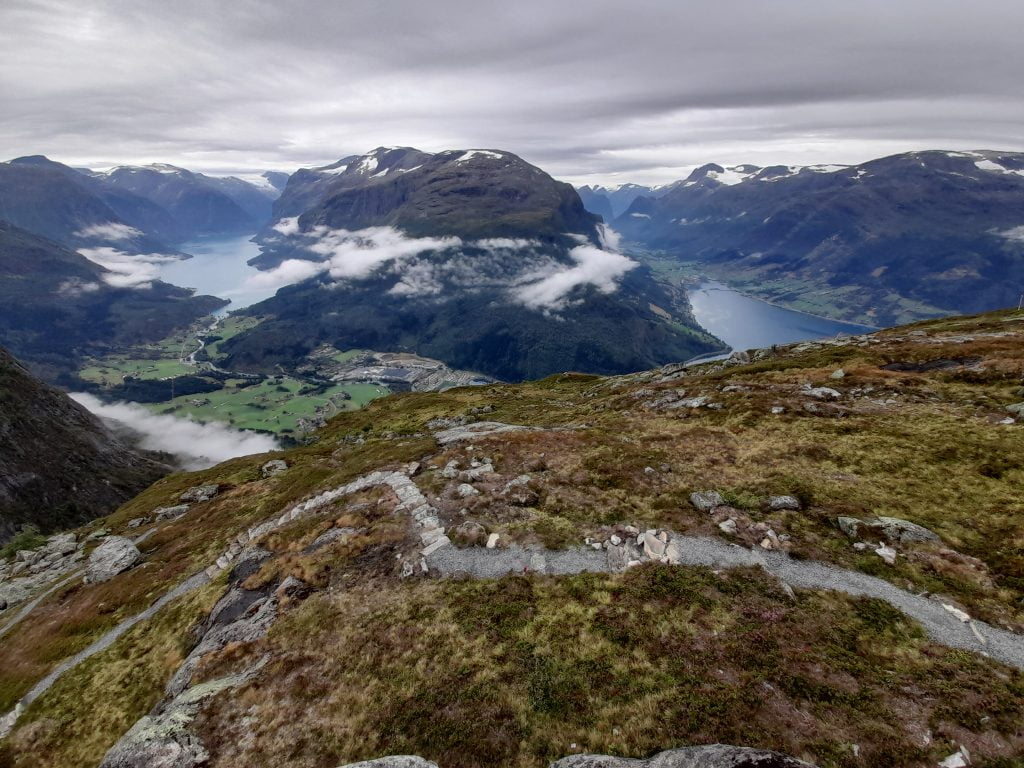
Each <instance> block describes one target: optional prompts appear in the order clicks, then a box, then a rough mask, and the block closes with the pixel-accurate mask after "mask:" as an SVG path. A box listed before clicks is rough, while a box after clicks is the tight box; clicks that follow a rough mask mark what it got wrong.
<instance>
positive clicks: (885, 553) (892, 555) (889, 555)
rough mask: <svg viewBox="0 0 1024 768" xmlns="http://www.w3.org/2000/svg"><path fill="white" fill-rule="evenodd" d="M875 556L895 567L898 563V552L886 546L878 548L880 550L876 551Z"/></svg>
mask: <svg viewBox="0 0 1024 768" xmlns="http://www.w3.org/2000/svg"><path fill="white" fill-rule="evenodd" d="M875 554H876V555H878V556H879V557H880V558H882V559H883V560H884V561H885V562H887V563H888V564H889V565H893V564H894V563H895V562H896V550H895V549H893V548H892V547H890V546H887V545H885V544H882V545H881V546H880V547H878V549H876V550H875Z"/></svg>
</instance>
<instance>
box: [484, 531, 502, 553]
mask: <svg viewBox="0 0 1024 768" xmlns="http://www.w3.org/2000/svg"><path fill="white" fill-rule="evenodd" d="M499 538H500V536H498V534H496V533H492V534H491V535H490V536H488V537H487V548H488V549H494V548H495V547H496V546H498V539H499Z"/></svg>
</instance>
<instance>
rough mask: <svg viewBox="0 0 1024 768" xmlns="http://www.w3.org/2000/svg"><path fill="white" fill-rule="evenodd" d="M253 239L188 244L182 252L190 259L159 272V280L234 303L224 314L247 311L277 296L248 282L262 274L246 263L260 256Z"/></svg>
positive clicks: (174, 262)
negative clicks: (249, 307)
mask: <svg viewBox="0 0 1024 768" xmlns="http://www.w3.org/2000/svg"><path fill="white" fill-rule="evenodd" d="M250 238H252V235H239V236H235V237H218V238H203V239H201V240H194V241H192V242H189V243H185V244H184V245H182V246H181V250H183V251H184V252H185V253H191V254H192V258H191V259H185V260H184V261H173V262H170V263H169V264H166V265H165V266H163V267H162V268H161V270H160V279H161V280H163V281H164V282H166V283H171V284H172V285H180V286H181V287H183V288H195V289H196V293H197V294H203V295H207V296H219V297H221V298H222V299H230V301H231V303H230V304H229V305H228V306H227V307H225V308H224V309H223V310H221V311H222V312H229V311H231V310H234V309H241V308H242V307H248V306H249V305H250V304H255V303H256V302H258V301H263V299H267V298H270V297H271V296H273V295H274V291H275V290H276V288H268V287H264V286H259V287H254V286H252V285H250V284H249V283H248V282H247V281H248V279H249V278H251V277H253V276H254V275H258V274H259V273H260V272H259V270H258V269H256V267H250V266H249V265H248V264H247V263H246V262H247V261H248V260H249V259H251V258H253V257H254V256H258V255H259V253H260V249H259V246H258V245H256V243H253V242H250Z"/></svg>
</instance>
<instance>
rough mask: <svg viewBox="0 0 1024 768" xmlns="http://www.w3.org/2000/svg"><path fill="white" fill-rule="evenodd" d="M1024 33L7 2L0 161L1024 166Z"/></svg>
mask: <svg viewBox="0 0 1024 768" xmlns="http://www.w3.org/2000/svg"><path fill="white" fill-rule="evenodd" d="M1021 28H1024V4H1021V3H1020V2H1019V1H1018V0H979V1H978V2H974V3H970V4H967V3H963V2H959V1H957V0H900V2H895V3H894V2H891V0H860V1H859V2H856V3H854V2H849V3H847V2H828V3H825V2H821V1H820V0H775V1H773V2H765V0H732V2H722V1H721V0H690V1H689V2H686V3H680V2H678V0H649V1H648V2H644V3H639V4H634V5H633V6H631V7H629V8H627V7H625V6H624V5H623V4H622V3H621V2H611V0H563V1H562V2H559V3H550V2H543V1H542V0H521V1H520V2H517V3H505V4H496V3H479V2H475V1H474V0H434V1H433V2H430V3H422V2H413V1H412V0H399V1H396V2H391V3H366V2H356V1H355V0H342V1H341V2H328V1H327V0H318V1H316V2H314V0H290V1H288V2H281V1H280V0H247V1H245V2H238V3H218V4H210V3H206V2H199V1H198V0H180V1H179V2H174V3H166V2H157V1H156V0H134V1H131V2H130V1H129V0H76V1H75V2H72V0H32V1H29V0H7V2H5V3H4V4H3V7H2V8H0V50H3V51H4V53H3V54H2V56H0V94H2V95H3V97H4V98H3V102H4V108H5V115H4V117H5V119H4V121H3V124H2V126H0V155H3V156H14V155H17V154H26V153H35V152H44V153H47V154H50V155H54V156H56V157H57V158H58V159H61V160H64V161H67V162H72V163H74V164H90V165H110V164H115V163H119V162H149V161H154V160H160V161H167V162H172V163H175V164H179V165H184V166H188V167H194V168H196V169H198V170H206V171H210V172H235V171H242V170H248V169H254V168H279V169H283V170H290V169H293V168H295V167H297V166H299V165H313V164H321V163H324V162H328V161H331V160H334V159H336V158H337V157H340V156H343V155H346V154H353V153H361V152H364V151H366V150H367V149H369V148H371V147H374V146H378V145H381V144H384V145H388V144H401V145H411V146H418V147H421V148H423V149H426V150H438V149H445V148H451V147H500V148H503V149H507V150H510V151H514V152H516V153H518V154H520V155H522V156H523V157H525V158H526V159H528V160H530V161H532V162H536V163H538V164H540V165H542V166H543V167H544V168H545V169H546V170H549V171H551V172H552V173H553V174H554V175H556V176H559V177H561V178H567V179H569V180H572V181H577V182H582V181H601V180H604V181H610V182H614V181H616V180H637V181H648V182H654V181H667V180H670V179H672V178H676V177H678V176H679V175H681V174H682V173H683V172H685V170H686V169H687V168H688V167H692V166H693V165H697V164H699V163H703V162H708V161H716V162H722V163H727V164H729V163H738V162H760V163H775V162H779V163H803V162H829V161H834V162H850V161H858V160H864V159H867V158H869V157H872V156H876V155H878V154H884V153H886V152H893V151H901V150H906V149H920V148H925V147H941V148H953V149H956V148H964V149H968V148H978V147H982V146H991V147H996V148H1006V149H1024V131H1022V130H1021V126H1022V124H1024V80H1022V79H1021V78H1020V76H1019V73H1020V72H1021V71H1024V46H1021V45H1020V43H1019V37H1020V35H1019V30H1020V29H1021ZM111 153H115V154H113V155H112V154H111Z"/></svg>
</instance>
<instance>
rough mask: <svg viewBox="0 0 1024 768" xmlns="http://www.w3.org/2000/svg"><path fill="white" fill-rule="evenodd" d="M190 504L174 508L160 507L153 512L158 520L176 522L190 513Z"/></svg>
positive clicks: (178, 505)
mask: <svg viewBox="0 0 1024 768" xmlns="http://www.w3.org/2000/svg"><path fill="white" fill-rule="evenodd" d="M188 509H189V507H188V504H176V505H175V506H173V507H158V508H157V509H154V510H153V515H154V516H155V517H156V519H157V520H174V519H175V518H178V517H181V516H182V515H184V514H185V513H186V512H188Z"/></svg>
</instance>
